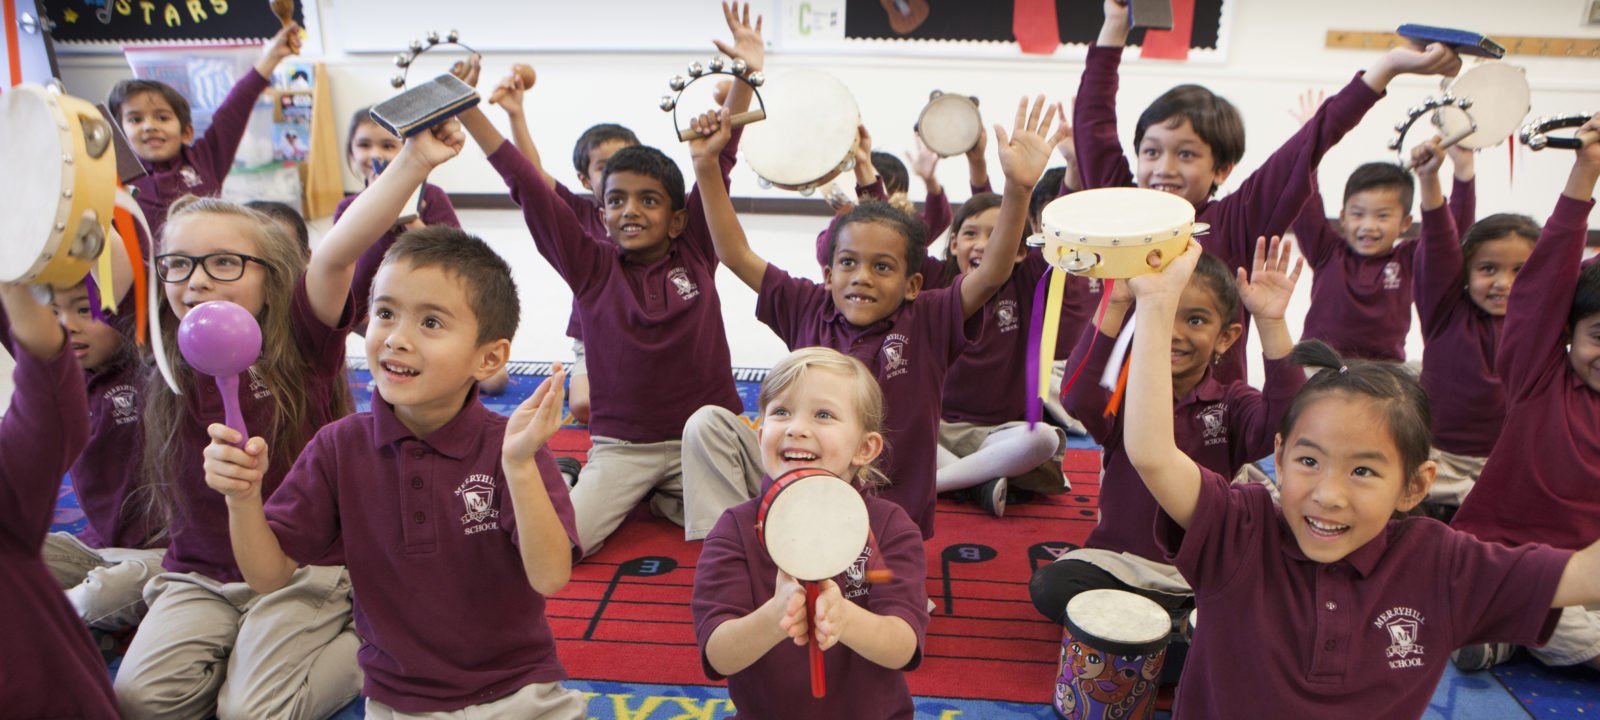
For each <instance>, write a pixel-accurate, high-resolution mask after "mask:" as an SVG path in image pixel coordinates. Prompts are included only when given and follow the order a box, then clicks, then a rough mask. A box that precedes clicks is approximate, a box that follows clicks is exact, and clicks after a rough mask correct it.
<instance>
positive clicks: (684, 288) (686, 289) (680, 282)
mask: <svg viewBox="0 0 1600 720" xmlns="http://www.w3.org/2000/svg"><path fill="white" fill-rule="evenodd" d="M667 280H669V281H671V282H672V286H673V287H674V288H676V289H677V290H678V297H680V298H683V299H684V300H689V299H692V298H694V296H696V295H699V294H700V287H699V286H698V285H695V284H694V281H693V280H690V279H689V271H688V270H685V269H683V268H681V267H675V268H673V269H672V270H670V271H668V272H667Z"/></svg>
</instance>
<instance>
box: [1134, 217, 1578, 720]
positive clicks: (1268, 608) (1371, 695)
mask: <svg viewBox="0 0 1600 720" xmlns="http://www.w3.org/2000/svg"><path fill="white" fill-rule="evenodd" d="M1199 256H1200V249H1199V247H1198V246H1197V245H1194V244H1191V245H1190V247H1189V250H1188V251H1187V252H1186V253H1185V254H1184V255H1183V256H1182V257H1180V258H1178V259H1176V260H1174V261H1173V263H1172V265H1171V266H1169V267H1168V268H1167V269H1166V270H1164V271H1163V272H1160V273H1157V274H1153V275H1144V276H1140V277H1136V278H1133V279H1132V281H1131V284H1132V285H1133V292H1134V295H1135V297H1136V298H1137V300H1138V308H1137V310H1136V311H1135V312H1136V314H1137V317H1138V323H1139V326H1140V327H1158V326H1164V325H1166V324H1167V323H1170V322H1172V321H1173V319H1174V317H1175V316H1176V314H1177V311H1178V309H1179V306H1180V305H1181V304H1182V303H1181V296H1182V294H1183V292H1184V289H1185V288H1186V287H1187V286H1188V275H1189V273H1190V272H1191V271H1192V270H1193V268H1194V263H1195V261H1196V260H1197V259H1198V258H1199ZM1170 352H1171V343H1170V341H1169V340H1168V338H1167V337H1166V334H1165V333H1136V334H1135V335H1134V339H1133V351H1132V357H1133V360H1132V368H1131V370H1130V371H1129V373H1128V403H1127V411H1126V412H1127V415H1128V417H1127V423H1128V426H1129V427H1137V428H1139V429H1140V432H1136V433H1129V434H1128V435H1127V436H1126V438H1125V441H1126V444H1127V448H1128V457H1129V460H1130V461H1131V462H1132V464H1133V467H1134V468H1135V470H1137V471H1138V473H1139V475H1140V476H1141V477H1142V478H1143V479H1144V482H1145V484H1146V485H1147V486H1148V487H1149V488H1150V493H1151V494H1152V495H1153V496H1155V498H1156V501H1157V502H1159V503H1160V504H1161V509H1162V511H1163V512H1164V515H1163V516H1161V517H1160V519H1159V521H1158V522H1157V524H1156V527H1155V528H1154V530H1155V536H1156V538H1157V539H1158V540H1159V541H1160V543H1161V545H1162V548H1163V551H1164V552H1165V553H1166V554H1167V557H1168V558H1170V559H1171V560H1172V562H1173V564H1175V565H1177V567H1178V569H1179V570H1181V571H1182V572H1183V576H1184V578H1185V579H1187V580H1188V581H1189V583H1190V584H1191V585H1193V586H1194V590H1195V598H1196V600H1197V602H1198V605H1199V614H1200V617H1201V618H1202V619H1201V621H1200V623H1199V626H1198V627H1197V629H1196V631H1195V636H1194V642H1193V644H1192V645H1191V647H1190V650H1189V654H1188V657H1187V659H1186V663H1185V668H1184V676H1185V677H1184V681H1183V683H1182V684H1180V685H1179V687H1178V695H1177V699H1176V701H1175V702H1174V704H1173V715H1174V716H1176V717H1252V718H1253V717H1274V718H1277V717H1294V718H1306V719H1308V720H1311V719H1314V718H1348V717H1386V718H1392V717H1421V716H1422V714H1423V712H1424V711H1425V710H1426V709H1427V707H1428V702H1429V700H1430V699H1431V698H1432V696H1433V693H1434V687H1435V686H1436V685H1437V684H1438V681H1439V677H1440V676H1441V675H1442V674H1443V673H1444V669H1445V667H1444V658H1443V657H1442V654H1443V653H1442V652H1441V650H1448V649H1450V648H1454V647H1457V646H1460V645H1462V644H1465V643H1470V642H1482V641H1484V640H1516V641H1519V642H1526V643H1538V642H1541V641H1542V640H1543V639H1544V638H1545V637H1547V636H1548V635H1549V632H1550V628H1551V626H1552V624H1553V620H1554V617H1555V613H1554V612H1553V611H1552V610H1551V608H1556V607H1560V606H1562V605H1571V604H1577V603H1583V602H1594V601H1596V600H1600V543H1597V544H1595V545H1591V546H1590V547H1589V548H1587V549H1585V550H1584V551H1583V552H1580V553H1577V554H1573V553H1572V552H1571V551H1567V550H1558V549H1555V548H1551V547H1547V546H1543V545H1525V546H1522V547H1518V548H1506V547H1501V546H1499V545H1495V544H1491V543H1486V542H1482V541H1479V540H1476V539H1474V538H1472V537H1471V536H1469V535H1467V534H1465V533H1461V532H1457V531H1454V530H1452V529H1450V528H1448V527H1446V526H1444V525H1442V524H1440V523H1438V522H1436V521H1434V520H1432V519H1429V518H1406V519H1401V520H1395V519H1393V516H1394V514H1395V513H1396V512H1405V511H1407V510H1410V509H1411V508H1412V507H1414V506H1415V505H1416V504H1417V503H1418V502H1419V501H1421V500H1422V498H1423V497H1424V496H1425V495H1426V494H1427V490H1428V485H1429V483H1430V482H1432V480H1433V472H1434V468H1433V463H1431V462H1429V461H1428V459H1427V458H1428V414H1429V413H1428V400H1427V395H1426V394H1424V393H1423V392H1422V387H1421V386H1420V385H1418V384H1417V382H1416V380H1415V379H1414V378H1413V377H1412V375H1411V374H1410V373H1409V372H1408V371H1406V370H1405V369H1404V368H1402V367H1401V366H1398V365H1394V364H1387V363H1376V362H1370V361H1363V360H1355V359H1351V360H1342V359H1340V358H1339V357H1338V355H1337V354H1336V353H1334V352H1332V351H1331V350H1329V349H1328V347H1327V346H1326V345H1323V344H1322V343H1320V342H1316V341H1311V342H1309V343H1303V344H1302V345H1301V347H1300V348H1299V349H1297V350H1296V351H1295V355H1294V357H1295V359H1296V360H1299V361H1302V363H1303V364H1305V365H1307V366H1310V367H1318V368H1321V370H1320V371H1319V372H1318V373H1317V374H1316V376H1314V377H1313V378H1311V379H1310V380H1308V381H1307V382H1306V385H1305V387H1304V388H1303V389H1302V390H1301V391H1300V393H1299V395H1297V396H1296V397H1295V400H1294V403H1293V404H1292V405H1291V406H1290V408H1289V411H1288V413H1287V414H1285V415H1284V418H1283V421H1282V422H1281V423H1280V425H1279V434H1278V438H1277V454H1276V460H1277V467H1278V473H1279V476H1278V477H1279V483H1280V484H1281V486H1282V501H1283V502H1282V507H1281V508H1280V507H1278V506H1275V505H1274V504H1273V502H1272V498H1271V497H1270V495H1269V494H1268V492H1267V490H1266V489H1265V488H1264V487H1262V486H1260V485H1258V484H1255V483H1243V484H1233V485H1230V484H1229V483H1228V480H1227V478H1226V477H1225V476H1223V475H1220V474H1218V473H1215V472H1213V471H1212V470H1210V469H1209V468H1204V467H1202V466H1200V465H1198V464H1196V463H1195V461H1194V460H1191V459H1189V457H1188V456H1187V455H1185V454H1184V451H1183V450H1182V449H1181V448H1180V447H1179V446H1178V444H1177V440H1176V437H1175V435H1174V426H1173V415H1172V406H1171V404H1170V403H1171V397H1172V385H1171V377H1172V374H1171V371H1170V367H1169V366H1170V361H1169V360H1168V357H1169V353H1170ZM1471 497H1477V495H1476V494H1474V495H1473V496H1471ZM1469 500H1470V498H1469ZM1463 588H1470V589H1471V591H1470V592H1464V591H1462V589H1463Z"/></svg>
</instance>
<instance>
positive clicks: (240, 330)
mask: <svg viewBox="0 0 1600 720" xmlns="http://www.w3.org/2000/svg"><path fill="white" fill-rule="evenodd" d="M178 352H181V353H183V359H184V360H185V361H186V362H188V363H189V366H190V367H192V368H194V369H195V370H198V371H200V372H202V373H205V374H206V375H210V376H212V377H213V378H216V381H217V390H218V391H219V392H221V393H222V405H223V408H225V411H226V416H227V423H228V427H230V428H233V429H234V430H236V431H238V433H239V438H240V441H239V446H240V447H243V446H244V442H245V440H247V439H249V437H250V433H249V432H247V431H246V430H245V427H244V414H243V413H241V412H239V373H242V372H244V371H246V370H248V369H250V365H251V364H252V363H254V362H255V361H256V358H258V357H260V356H261V326H260V325H259V324H257V323H256V318H255V316H254V315H251V314H250V311H248V310H245V309H244V308H242V307H240V306H238V305H235V304H234V303H231V302H228V301H226V300H213V301H211V302H207V303H201V304H199V305H196V306H194V308H192V309H190V310H189V314H188V315H185V316H184V317H183V322H182V323H181V324H179V325H178Z"/></svg>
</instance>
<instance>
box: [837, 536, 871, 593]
mask: <svg viewBox="0 0 1600 720" xmlns="http://www.w3.org/2000/svg"><path fill="white" fill-rule="evenodd" d="M871 557H872V547H871V546H868V547H864V548H861V555H860V556H858V557H856V561H855V562H853V563H850V567H847V568H845V569H844V583H843V586H842V587H841V588H840V590H841V591H842V592H843V594H844V596H845V597H846V598H853V597H860V596H862V595H866V594H867V592H868V589H869V587H870V586H869V585H868V583H867V560H868V559H869V558H871Z"/></svg>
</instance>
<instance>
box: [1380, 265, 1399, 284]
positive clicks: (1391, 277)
mask: <svg viewBox="0 0 1600 720" xmlns="http://www.w3.org/2000/svg"><path fill="white" fill-rule="evenodd" d="M1383 289H1385V290H1399V289H1400V263H1398V262H1396V261H1394V260H1390V261H1389V264H1387V265H1384V266H1383Z"/></svg>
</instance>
